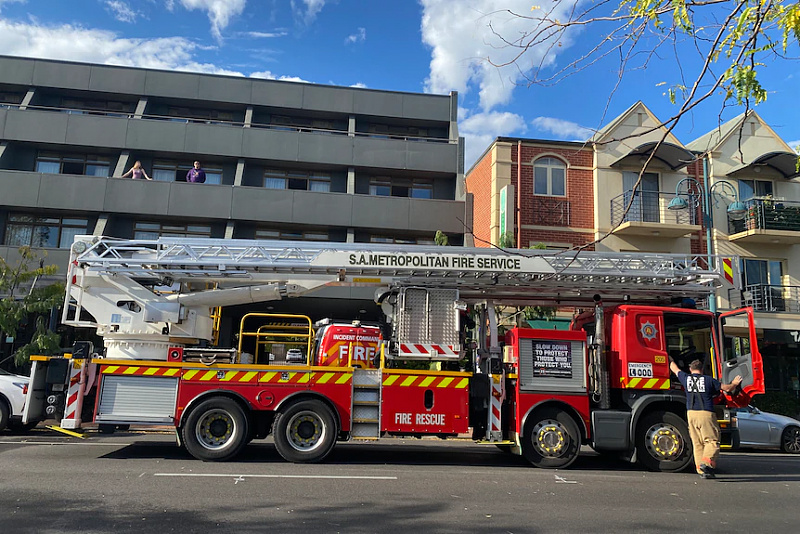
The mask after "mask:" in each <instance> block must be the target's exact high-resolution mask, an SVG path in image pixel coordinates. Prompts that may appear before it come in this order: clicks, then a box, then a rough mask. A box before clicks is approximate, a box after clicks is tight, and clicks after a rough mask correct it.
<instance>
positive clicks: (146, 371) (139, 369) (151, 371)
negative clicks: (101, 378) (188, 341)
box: [103, 365, 181, 376]
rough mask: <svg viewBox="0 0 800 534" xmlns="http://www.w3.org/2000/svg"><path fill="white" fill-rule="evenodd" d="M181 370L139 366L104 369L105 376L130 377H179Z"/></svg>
mask: <svg viewBox="0 0 800 534" xmlns="http://www.w3.org/2000/svg"><path fill="white" fill-rule="evenodd" d="M180 371H181V370H180V369H178V368H176V367H150V366H138V365H107V366H105V367H103V374H104V375H129V376H179V373H180Z"/></svg>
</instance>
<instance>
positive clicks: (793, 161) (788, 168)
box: [728, 152, 800, 179]
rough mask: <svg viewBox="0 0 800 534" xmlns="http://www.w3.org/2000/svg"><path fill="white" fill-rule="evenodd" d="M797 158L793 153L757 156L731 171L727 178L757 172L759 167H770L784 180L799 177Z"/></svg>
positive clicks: (771, 153)
mask: <svg viewBox="0 0 800 534" xmlns="http://www.w3.org/2000/svg"><path fill="white" fill-rule="evenodd" d="M797 158H798V155H797V154H795V153H794V152H768V153H766V154H762V155H761V156H758V157H757V158H756V159H754V160H753V161H751V162H750V163H747V164H744V165H739V166H738V167H736V168H734V169H732V170H731V171H730V172H729V173H728V176H734V175H736V174H740V173H747V174H749V173H750V172H759V170H760V168H761V167H770V168H771V169H775V170H776V171H778V172H779V173H781V174H782V175H783V177H784V178H787V179H788V178H794V177H795V176H800V172H798V171H797Z"/></svg>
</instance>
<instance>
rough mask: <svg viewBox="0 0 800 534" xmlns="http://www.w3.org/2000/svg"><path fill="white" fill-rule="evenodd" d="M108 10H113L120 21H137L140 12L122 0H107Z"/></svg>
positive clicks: (112, 12)
mask: <svg viewBox="0 0 800 534" xmlns="http://www.w3.org/2000/svg"><path fill="white" fill-rule="evenodd" d="M106 11H109V12H111V14H112V15H114V18H115V19H117V20H118V21H120V22H136V17H137V16H138V13H137V12H136V11H134V10H133V9H131V6H129V5H128V4H127V3H126V2H123V1H122V0H106Z"/></svg>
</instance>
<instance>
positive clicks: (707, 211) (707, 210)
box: [701, 154, 717, 313]
mask: <svg viewBox="0 0 800 534" xmlns="http://www.w3.org/2000/svg"><path fill="white" fill-rule="evenodd" d="M703 197H704V198H703V202H702V204H703V206H702V208H701V209H702V211H703V218H704V219H705V222H706V253H707V254H708V263H709V267H711V268H712V269H714V268H716V265H714V263H715V262H714V256H713V254H714V251H713V246H712V245H713V242H712V239H711V227H712V226H713V225H714V216H713V214H712V211H711V188H710V187H709V185H708V154H704V155H703ZM708 309H709V310H710V311H711V312H712V313H717V288H716V287H714V286H712V287H711V294H710V295H709V297H708Z"/></svg>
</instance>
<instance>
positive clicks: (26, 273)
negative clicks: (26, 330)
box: [0, 247, 64, 364]
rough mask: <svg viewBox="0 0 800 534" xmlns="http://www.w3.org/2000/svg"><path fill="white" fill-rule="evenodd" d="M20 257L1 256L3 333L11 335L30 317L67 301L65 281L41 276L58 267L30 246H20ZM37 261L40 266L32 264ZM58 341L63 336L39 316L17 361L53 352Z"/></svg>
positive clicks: (0, 299)
mask: <svg viewBox="0 0 800 534" xmlns="http://www.w3.org/2000/svg"><path fill="white" fill-rule="evenodd" d="M19 258H20V259H19V263H18V264H17V265H11V264H10V263H8V262H7V261H6V260H4V259H2V258H0V295H2V298H0V332H4V333H5V334H7V335H12V336H15V335H16V333H17V331H18V330H19V329H20V327H21V325H22V324H23V322H24V321H25V320H26V319H27V318H28V316H30V315H32V314H44V313H48V312H49V311H50V310H51V309H52V308H54V307H56V306H59V305H61V303H62V302H63V301H64V284H62V283H60V282H57V283H53V281H52V280H43V279H42V278H46V277H51V276H53V275H55V274H56V273H57V272H58V267H57V266H55V265H44V260H43V259H41V260H40V259H39V256H38V255H37V253H36V252H34V251H33V250H32V249H31V248H30V247H20V249H19ZM37 263H38V267H33V268H32V267H31V265H36V264H37ZM59 342H60V336H59V335H58V334H56V333H54V332H51V331H50V330H48V329H47V327H46V324H45V321H44V317H41V316H40V317H38V318H37V320H36V332H35V333H34V335H33V338H32V339H31V342H30V343H28V344H27V345H25V346H23V347H20V348H19V349H18V350H17V352H16V355H15V359H16V362H17V364H22V363H24V362H26V361H27V360H28V359H29V358H30V355H31V354H34V353H38V354H50V353H52V352H54V351H55V350H57V349H58V348H59Z"/></svg>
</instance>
